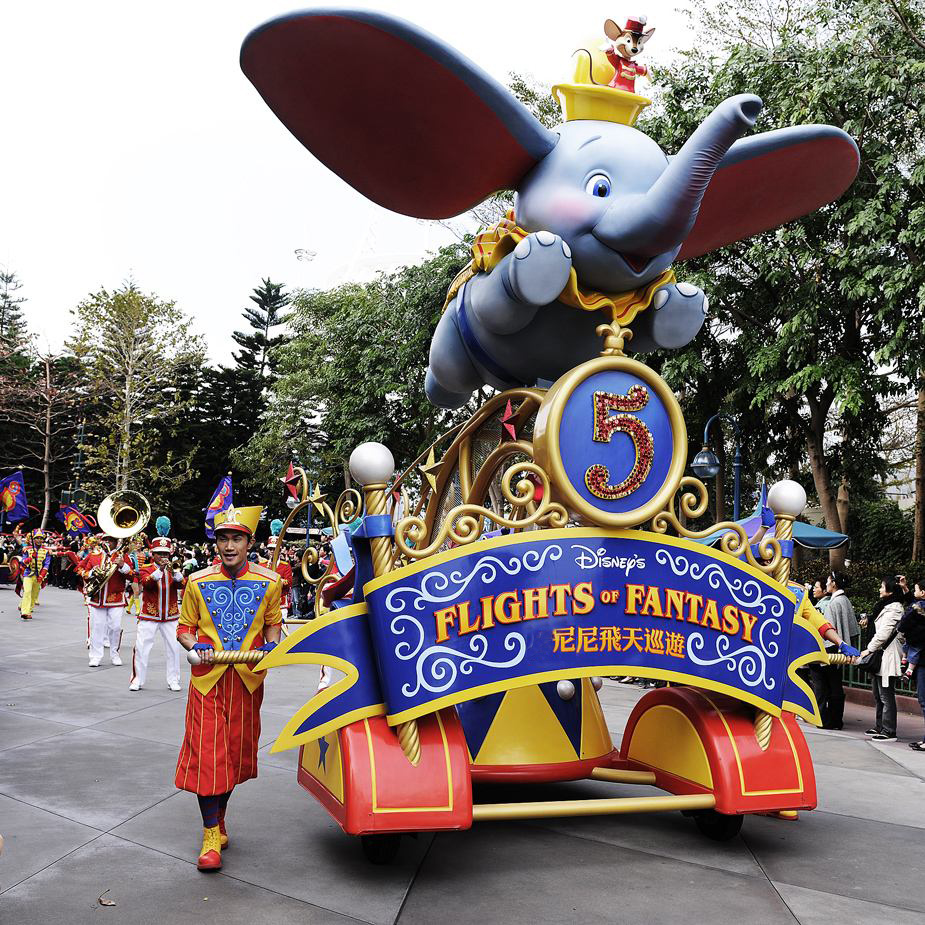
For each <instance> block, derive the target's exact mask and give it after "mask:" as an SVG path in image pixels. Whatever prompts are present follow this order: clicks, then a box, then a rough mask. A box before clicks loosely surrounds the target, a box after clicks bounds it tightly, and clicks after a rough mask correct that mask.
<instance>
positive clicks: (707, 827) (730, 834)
mask: <svg viewBox="0 0 925 925" xmlns="http://www.w3.org/2000/svg"><path fill="white" fill-rule="evenodd" d="M691 815H692V816H693V817H694V822H695V823H696V824H697V828H698V829H700V834H701V835H706V837H707V838H710V839H712V840H713V841H729V839H730V838H735V837H736V835H738V834H739V832H740V831H741V830H742V822H743V820H744V818H745V817H744V816H729V815H726V814H724V813H718V812H717V811H716V810H715V809H704V810H700V811H698V812H695V813H692V814H691Z"/></svg>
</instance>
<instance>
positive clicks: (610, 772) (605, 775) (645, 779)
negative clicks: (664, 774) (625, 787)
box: [591, 768, 655, 784]
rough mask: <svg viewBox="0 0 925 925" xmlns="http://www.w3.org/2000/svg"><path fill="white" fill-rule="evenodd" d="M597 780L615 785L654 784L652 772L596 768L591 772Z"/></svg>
mask: <svg viewBox="0 0 925 925" xmlns="http://www.w3.org/2000/svg"><path fill="white" fill-rule="evenodd" d="M591 777H593V778H594V779H595V780H609V781H610V782H611V783H614V784H654V783H655V774H654V773H653V772H652V771H618V770H617V769H616V768H595V769H594V770H593V771H592V772H591Z"/></svg>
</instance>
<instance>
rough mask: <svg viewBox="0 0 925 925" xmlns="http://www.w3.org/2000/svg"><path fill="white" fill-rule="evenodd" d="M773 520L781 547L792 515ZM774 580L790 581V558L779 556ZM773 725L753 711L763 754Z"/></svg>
mask: <svg viewBox="0 0 925 925" xmlns="http://www.w3.org/2000/svg"><path fill="white" fill-rule="evenodd" d="M774 519H775V521H776V522H777V529H776V530H775V533H774V535H775V536H776V537H777V541H778V542H779V543H781V544H782V545H783V544H784V543H786V542H787V541H788V540H792V539H793V521H794V516H793V514H778V513H777V512H776V511H775V512H774ZM774 579H775V580H776V581H778V582H779V583H780V584H782V585H786V584H787V582H788V580H789V579H790V556H781V557H780V562H778V563H777V568H775V569H774ZM773 723H774V717H773V716H771V714H770V713H765V711H764V710H756V711H755V738H756V739H757V740H758V745H759V746H760V748H761V750H762V751H763V752H766V751H767V750H768V746H769V745H770V744H771V727H772V725H773Z"/></svg>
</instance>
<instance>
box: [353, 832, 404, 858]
mask: <svg viewBox="0 0 925 925" xmlns="http://www.w3.org/2000/svg"><path fill="white" fill-rule="evenodd" d="M400 845H401V835H400V834H396V833H394V832H389V833H386V834H384V835H361V836H360V846H361V847H362V849H363V855H364V857H365V858H366V860H367V861H369V862H370V864H391V863H392V861H394V860H395V857H396V855H397V854H398V849H399V847H400Z"/></svg>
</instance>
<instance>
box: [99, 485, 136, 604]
mask: <svg viewBox="0 0 925 925" xmlns="http://www.w3.org/2000/svg"><path fill="white" fill-rule="evenodd" d="M150 519H151V505H150V504H149V503H148V499H147V498H146V497H145V496H144V495H142V494H139V492H137V491H116V492H113V493H112V494H111V495H107V496H106V497H105V498H103V500H102V502H101V503H100V506H99V507H98V508H97V510H96V522H97V524H99V527H100V529H101V530H102V531H103V533H105V534H106V535H107V536H112V537H115V538H116V539H118V540H123V542H121V543H120V544H119V545H118V546H117V547H116V549H114V550H113V552H112V553H111V554H110V556H109V557H108V560H104V562H103V564H102V565H98V566H96V568H94V569H91V570H90V574H89V575H87V577H86V578H85V579H84V593H85V594H86V595H87V596H88V597H91V598H93V597H96V596H97V595H98V594H99V593H100V591H101V590H102V589H103V587H104V586H105V585H106V582H107V581H109V579H110V578H112V576H113V573H114V572H115V570H116V564H115V563H114V562H112V561H109V560H111V559H112V558H114V557H115V556H116V555H117V554H118V553H119V552H120V551H121V550H122V548H123V547H124V546H125V543H124V540H127V539H129V537H132V536H134V535H135V534H136V533H141V531H142V530H144V528H145V527H146V526H147V524H148V521H149V520H150Z"/></svg>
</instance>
